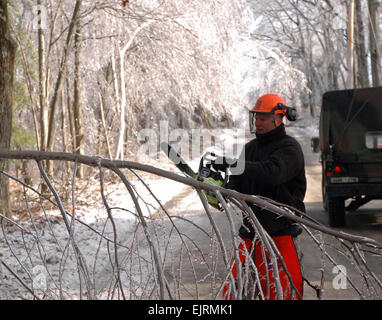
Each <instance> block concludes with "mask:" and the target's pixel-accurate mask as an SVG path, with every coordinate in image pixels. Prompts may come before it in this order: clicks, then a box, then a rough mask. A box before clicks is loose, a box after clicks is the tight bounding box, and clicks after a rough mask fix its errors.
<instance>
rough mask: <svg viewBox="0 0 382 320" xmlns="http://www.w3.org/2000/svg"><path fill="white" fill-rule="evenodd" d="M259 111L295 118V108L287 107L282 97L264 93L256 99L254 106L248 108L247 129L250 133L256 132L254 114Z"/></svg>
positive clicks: (291, 119)
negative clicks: (250, 108)
mask: <svg viewBox="0 0 382 320" xmlns="http://www.w3.org/2000/svg"><path fill="white" fill-rule="evenodd" d="M256 113H261V114H264V115H270V116H273V117H274V118H275V116H276V115H281V116H286V118H287V119H288V120H289V121H295V120H296V119H297V112H296V109H295V108H293V107H287V106H286V103H285V101H284V99H283V98H281V97H280V96H278V95H277V94H272V93H271V94H266V95H264V96H262V97H260V98H259V99H257V101H256V104H255V106H254V107H253V109H252V110H249V130H250V132H251V133H255V132H256V128H255V115H256Z"/></svg>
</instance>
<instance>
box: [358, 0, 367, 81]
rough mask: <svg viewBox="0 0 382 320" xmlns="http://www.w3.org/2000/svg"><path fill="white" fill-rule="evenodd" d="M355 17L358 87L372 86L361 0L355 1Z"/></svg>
mask: <svg viewBox="0 0 382 320" xmlns="http://www.w3.org/2000/svg"><path fill="white" fill-rule="evenodd" d="M355 12H356V15H355V18H356V24H355V28H356V32H355V34H356V39H355V40H356V53H357V68H356V69H357V72H356V75H357V78H356V87H359V88H366V87H370V81H369V72H368V70H367V54H366V47H365V27H364V23H363V21H362V4H361V2H360V1H356V2H355Z"/></svg>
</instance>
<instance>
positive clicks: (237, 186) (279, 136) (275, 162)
mask: <svg viewBox="0 0 382 320" xmlns="http://www.w3.org/2000/svg"><path fill="white" fill-rule="evenodd" d="M244 152H245V154H244V155H245V157H244V158H245V169H244V172H243V173H242V174H241V175H232V176H231V177H230V181H229V188H232V189H234V190H236V191H238V192H241V193H245V194H251V195H259V196H263V197H267V198H270V199H272V200H275V201H277V202H280V203H283V204H287V205H290V206H292V207H294V208H296V209H298V210H300V211H302V212H305V206H304V202H303V200H304V197H305V192H306V177H305V161H304V155H303V152H302V149H301V146H300V144H299V143H298V142H297V141H296V140H295V139H294V138H292V137H290V136H288V135H287V134H286V132H285V127H284V124H281V125H280V126H278V127H277V128H275V129H274V130H272V131H270V132H268V133H266V134H262V135H260V134H257V135H256V139H253V140H251V141H250V142H248V143H247V144H246V145H245V147H244ZM241 159H242V158H241ZM251 208H252V209H253V211H254V213H255V215H256V217H257V218H258V219H259V221H260V223H261V224H262V226H263V227H264V229H265V230H266V231H267V232H268V233H269V234H270V236H279V235H287V234H291V235H294V234H293V233H294V232H295V229H294V228H293V227H292V228H291V221H290V220H289V219H287V218H285V217H280V216H279V215H277V214H275V213H273V212H270V211H267V210H264V209H261V208H259V207H257V206H254V205H252V204H251ZM239 234H240V235H241V236H242V237H245V238H248V239H253V237H254V235H255V232H254V229H253V227H252V224H251V223H250V221H249V220H248V219H247V218H246V217H244V218H243V225H242V226H241V228H240V230H239Z"/></svg>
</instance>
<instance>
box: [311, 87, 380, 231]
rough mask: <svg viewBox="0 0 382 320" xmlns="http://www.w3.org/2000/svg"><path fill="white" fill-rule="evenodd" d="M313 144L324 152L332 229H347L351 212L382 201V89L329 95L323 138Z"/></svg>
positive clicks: (325, 195)
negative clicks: (348, 212) (347, 220)
mask: <svg viewBox="0 0 382 320" xmlns="http://www.w3.org/2000/svg"><path fill="white" fill-rule="evenodd" d="M311 142H312V150H313V151H314V152H321V156H320V162H321V164H322V198H323V205H324V209H325V210H326V211H327V212H328V215H329V224H330V226H331V227H343V226H345V223H346V215H345V212H346V211H354V210H357V209H358V208H359V207H361V206H362V205H364V204H366V203H368V202H369V201H371V200H373V199H382V87H375V88H362V89H352V90H337V91H329V92H326V93H325V94H324V95H323V98H322V108H321V114H320V123H319V137H314V138H312V141H311ZM347 199H350V200H351V201H350V203H349V204H348V205H347V206H346V207H345V201H346V200H347Z"/></svg>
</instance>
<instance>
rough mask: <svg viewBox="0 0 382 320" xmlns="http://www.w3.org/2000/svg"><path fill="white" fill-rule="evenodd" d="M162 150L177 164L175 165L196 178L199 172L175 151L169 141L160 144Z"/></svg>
mask: <svg viewBox="0 0 382 320" xmlns="http://www.w3.org/2000/svg"><path fill="white" fill-rule="evenodd" d="M160 146H161V149H162V151H163V152H164V153H165V154H166V156H167V157H168V158H169V159H170V160H171V161H172V162H173V163H174V164H175V166H176V167H177V168H178V169H179V170H180V171H182V172H184V173H185V174H187V175H188V176H190V177H191V178H194V179H196V177H197V174H196V173H195V172H194V171H193V170H192V169H191V167H190V166H189V165H188V164H187V162H186V161H184V160H183V158H182V157H181V156H180V155H179V153H177V152H176V151H175V149H174V148H173V147H172V146H171V145H170V144H168V143H167V142H162V143H161V144H160Z"/></svg>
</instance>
